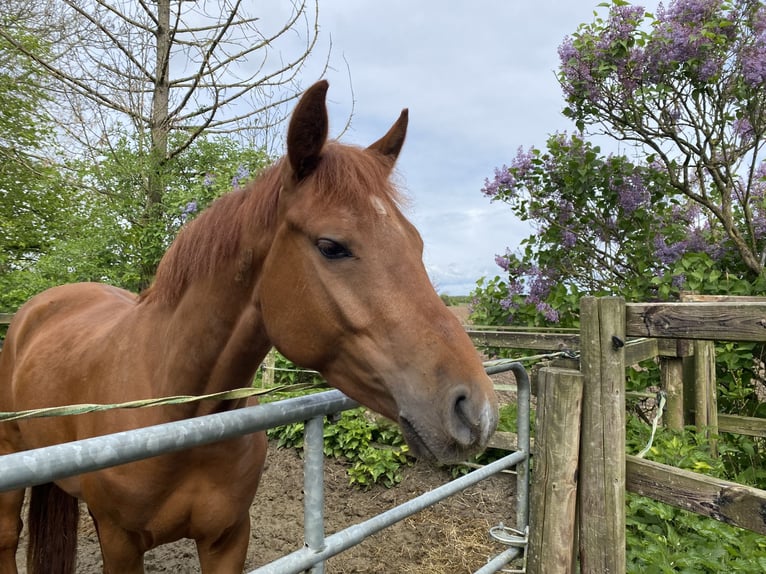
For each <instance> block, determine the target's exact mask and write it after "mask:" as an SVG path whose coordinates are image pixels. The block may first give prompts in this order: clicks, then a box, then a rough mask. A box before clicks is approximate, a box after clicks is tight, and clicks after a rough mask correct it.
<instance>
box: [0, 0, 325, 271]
mask: <svg viewBox="0 0 766 574" xmlns="http://www.w3.org/2000/svg"><path fill="white" fill-rule="evenodd" d="M8 3H9V5H10V6H13V7H18V8H23V7H25V8H26V13H27V15H28V16H27V18H26V20H25V26H26V27H27V29H28V30H32V31H33V33H35V34H37V35H39V36H40V37H44V38H45V39H46V41H47V43H48V46H49V49H48V51H47V52H44V53H43V52H39V51H36V50H30V49H29V47H28V46H27V45H26V44H25V43H24V42H22V41H19V40H18V39H17V38H16V37H14V36H13V35H12V34H11V33H10V32H9V31H8V30H6V29H4V28H0V38H1V39H3V40H4V41H5V42H6V43H7V44H8V45H9V46H11V47H13V48H14V49H15V50H16V51H17V52H18V53H19V54H21V55H23V56H24V57H26V58H28V59H31V60H32V61H34V62H36V63H37V64H38V65H39V66H40V67H42V68H44V69H45V70H46V72H47V81H46V88H47V89H48V92H49V94H51V96H52V103H55V104H56V106H57V108H56V119H57V120H58V125H57V129H58V131H59V133H60V134H61V136H60V137H64V136H65V137H66V142H67V143H66V149H67V151H70V152H71V151H73V152H74V153H72V154H71V156H72V157H87V158H88V160H89V161H91V162H93V163H100V162H101V161H102V160H103V158H104V157H105V156H109V155H110V154H114V155H115V156H120V155H121V154H122V153H123V152H124V150H123V149H122V148H121V146H122V143H123V142H122V141H121V140H122V139H123V138H124V137H126V136H127V137H128V138H130V139H131V140H132V141H133V142H135V149H134V150H133V151H134V152H135V154H136V159H138V160H139V161H137V162H135V163H134V164H133V167H134V168H136V169H139V170H140V171H138V172H136V177H134V178H133V179H132V185H134V186H135V188H136V192H137V193H140V194H141V195H142V201H141V202H138V203H133V204H132V205H131V207H133V208H137V209H138V211H131V212H122V213H121V214H120V215H121V216H122V217H123V218H128V217H129V218H130V219H131V227H132V228H133V229H134V230H135V231H136V233H137V237H138V241H137V243H136V246H137V249H138V251H137V252H136V253H134V254H133V255H134V257H133V259H132V260H133V262H134V264H135V265H137V266H138V274H139V278H140V284H141V285H142V286H145V285H147V284H148V282H149V281H150V280H151V278H152V276H153V273H154V269H155V267H156V265H157V263H158V261H159V259H158V255H159V253H160V251H161V250H160V249H158V248H157V247H158V244H157V242H156V239H157V234H158V231H157V229H158V228H161V227H163V226H164V222H165V221H166V220H167V219H168V218H169V217H172V215H173V214H172V213H169V212H166V211H165V210H166V208H167V207H168V206H169V205H170V204H171V203H172V201H170V200H169V199H168V198H166V197H165V195H166V193H167V192H168V189H170V186H171V181H172V180H173V178H174V173H175V172H176V171H177V169H178V168H176V167H175V166H174V165H173V164H174V163H175V162H176V161H180V159H179V158H180V156H181V155H182V154H183V153H184V152H185V151H186V150H187V148H189V147H190V146H192V145H193V144H194V142H195V141H196V140H197V139H198V138H200V137H203V136H204V135H205V134H221V135H229V136H230V137H238V138H241V140H242V141H243V142H250V141H255V140H256V138H257V137H260V138H261V139H260V141H261V142H262V143H263V142H264V138H268V137H269V134H270V131H271V129H272V128H274V127H275V126H277V125H278V124H279V123H280V122H281V120H282V119H283V115H284V108H283V104H284V103H285V102H287V101H290V100H291V99H292V98H294V97H296V95H297V94H298V93H299V91H300V87H299V85H298V82H297V77H298V74H299V72H300V71H301V70H302V69H303V68H304V65H305V64H306V62H307V61H308V59H309V56H310V54H311V52H312V51H313V49H314V47H315V45H316V42H317V38H318V5H317V3H316V2H313V3H310V2H309V1H308V0H301V1H298V2H294V3H286V4H284V5H282V6H280V7H279V9H274V10H269V11H268V16H269V17H268V18H259V17H258V14H257V13H256V12H254V11H253V10H252V8H251V7H250V6H249V5H248V3H245V2H241V1H235V2H233V3H227V2H217V3H214V5H210V4H199V3H195V2H191V3H190V2H184V1H183V0H157V1H156V2H149V3H145V2H138V3H136V2H129V1H125V0H113V1H99V2H95V3H93V4H92V5H89V6H87V7H86V6H84V5H83V4H82V3H81V2H78V1H76V0H61V1H59V2H49V3H47V4H46V6H45V9H44V10H40V9H39V7H38V6H37V5H36V4H31V2H30V0H8ZM296 38H298V39H300V40H302V41H299V42H296V41H295V40H296ZM254 147H257V148H260V147H263V146H262V145H256V146H254ZM119 159H120V158H119V157H115V158H114V160H115V161H118V160H119ZM123 183H125V181H123ZM97 191H99V192H105V191H109V190H106V189H103V188H102V189H99V190H97ZM139 228H141V229H139Z"/></svg>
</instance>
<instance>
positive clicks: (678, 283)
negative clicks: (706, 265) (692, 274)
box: [670, 273, 686, 289]
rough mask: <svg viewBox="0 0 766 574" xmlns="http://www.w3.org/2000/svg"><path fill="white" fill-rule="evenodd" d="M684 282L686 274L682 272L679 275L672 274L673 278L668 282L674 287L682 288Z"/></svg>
mask: <svg viewBox="0 0 766 574" xmlns="http://www.w3.org/2000/svg"><path fill="white" fill-rule="evenodd" d="M685 283H686V275H684V274H683V273H681V274H680V275H674V276H673V278H672V279H671V280H670V284H671V285H672V286H673V287H675V288H676V289H682V288H683V286H684V284H685Z"/></svg>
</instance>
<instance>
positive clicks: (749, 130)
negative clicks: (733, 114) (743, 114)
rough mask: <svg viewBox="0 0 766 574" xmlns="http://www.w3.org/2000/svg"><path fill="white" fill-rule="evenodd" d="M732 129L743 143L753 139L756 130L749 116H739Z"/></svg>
mask: <svg viewBox="0 0 766 574" xmlns="http://www.w3.org/2000/svg"><path fill="white" fill-rule="evenodd" d="M731 127H732V130H733V131H734V134H735V135H736V136H738V137H739V138H740V140H742V143H747V142H750V141H752V139H753V136H754V135H755V130H754V129H753V125H752V124H751V123H750V120H749V119H747V118H737V119H736V120H734V122H733V123H732V126H731Z"/></svg>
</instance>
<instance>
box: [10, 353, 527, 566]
mask: <svg viewBox="0 0 766 574" xmlns="http://www.w3.org/2000/svg"><path fill="white" fill-rule="evenodd" d="M506 370H512V371H513V372H514V375H515V376H516V379H517V385H518V389H519V394H518V402H519V412H518V426H519V450H518V451H517V452H514V453H513V454H510V455H508V456H506V457H504V458H502V459H500V460H497V461H495V462H493V463H491V464H489V465H487V466H485V467H483V468H480V469H479V470H475V471H473V472H471V473H470V474H468V475H465V476H463V477H461V478H458V479H456V480H453V481H451V482H449V483H447V484H444V485H442V486H440V487H438V488H436V489H434V490H431V491H429V492H427V493H425V494H422V495H420V496H418V497H416V498H414V499H412V500H410V501H408V502H405V503H404V504H401V505H399V506H397V507H395V508H392V509H390V510H388V511H385V512H383V513H381V514H379V515H377V516H374V517H372V518H370V519H369V520H366V521H364V522H362V523H359V524H356V525H353V526H351V527H349V528H346V529H345V530H342V531H340V532H337V533H335V534H333V535H331V536H329V537H327V538H325V537H324V532H323V530H324V527H323V524H322V523H323V509H322V506H323V502H324V495H323V480H322V470H323V455H322V449H323V444H322V443H323V432H322V428H323V417H324V416H325V415H329V414H334V413H337V412H340V411H343V410H348V409H352V408H355V407H357V406H359V404H358V403H356V402H355V401H353V400H351V399H349V398H348V397H346V396H345V395H344V394H343V393H341V392H340V391H337V390H331V391H326V392H322V393H317V394H313V395H307V396H303V397H297V398H292V399H285V400H281V401H276V402H273V403H267V404H263V405H257V406H253V407H246V408H242V409H237V410H234V411H229V412H225V413H217V414H213V415H207V416H202V417H196V418H193V419H186V420H182V421H176V422H170V423H165V424H160V425H154V426H151V427H144V428H139V429H134V430H128V431H123V432H118V433H113V434H109V435H103V436H98V437H93V438H89V439H84V440H79V441H74V442H70V443H64V444H58V445H53V446H48V447H43V448H39V449H34V450H28V451H23V452H17V453H13V454H8V455H5V456H2V457H0V460H1V461H2V463H1V464H0V492H2V491H7V490H14V489H18V488H24V487H27V486H33V485H36V484H44V483H48V482H51V481H54V480H59V479H62V478H66V477H69V476H74V475H77V474H82V473H86V472H92V471H95V470H100V469H103V468H108V467H111V466H117V465H120V464H125V463H129V462H134V461H137V460H142V459H145V458H150V457H153V456H157V455H161V454H167V453H171V452H177V451H181V450H184V449H188V448H192V447H195V446H201V445H204V444H210V443H214V442H218V441H221V440H226V439H230V438H234V437H237V436H241V435H244V434H248V433H252V432H257V431H262V430H266V429H268V428H272V427H276V426H281V425H286V424H291V423H295V422H303V421H305V422H306V423H307V424H306V435H305V438H304V440H305V444H304V447H305V449H306V463H307V464H306V466H305V469H304V473H305V475H306V476H305V490H306V497H305V502H306V518H305V522H306V525H305V537H306V543H307V545H306V547H304V548H303V549H301V550H298V551H296V552H294V553H292V554H289V555H287V556H284V557H283V558H281V559H278V560H277V561H275V562H272V563H270V564H267V565H265V566H262V567H261V568H259V569H257V570H253V571H252V572H251V573H250V574H263V573H266V572H270V573H274V572H279V573H288V572H295V573H298V572H302V571H304V570H306V569H308V568H312V566H313V569H312V572H314V573H315V574H320V573H322V572H324V560H326V559H327V558H330V557H331V556H334V555H336V554H338V553H340V552H342V551H344V550H346V549H348V548H350V547H352V546H354V545H356V544H359V543H360V542H362V541H363V540H364V539H365V538H366V537H368V536H370V535H371V534H374V533H376V532H378V531H380V530H382V529H383V528H386V527H388V526H390V525H392V524H394V523H396V522H398V521H400V520H402V519H404V518H406V517H408V516H410V515H412V514H414V513H416V512H419V511H421V510H423V509H424V508H426V507H428V506H430V505H433V504H435V503H437V502H439V501H440V500H443V499H444V498H447V497H449V496H452V495H454V494H456V493H458V492H460V491H462V490H464V489H465V488H468V487H469V486H472V485H474V484H476V483H477V482H479V481H481V480H483V479H485V478H487V477H489V476H491V475H493V474H496V473H498V472H500V471H501V470H504V469H506V468H509V467H512V466H518V469H517V477H518V485H517V490H518V492H517V494H518V497H519V500H518V503H517V504H518V506H517V513H518V515H517V526H518V527H520V528H522V529H524V528H526V521H527V510H526V506H527V499H528V492H527V489H528V465H529V463H528V457H529V379H528V377H527V374H526V372H525V371H524V369H523V367H522V366H521V365H520V364H519V363H513V364H503V365H497V366H492V367H488V368H487V372H488V373H496V372H501V371H506ZM520 552H521V549H520V548H510V549H509V550H507V551H506V552H503V553H502V554H501V555H499V556H497V557H496V558H495V559H493V560H492V561H490V562H489V563H488V564H487V565H486V566H485V567H484V568H482V569H481V570H480V572H482V573H484V572H494V571H496V570H497V569H499V568H501V567H502V565H504V564H506V563H507V562H508V561H509V560H510V559H512V558H514V557H515V556H517V555H518V554H519V553H520Z"/></svg>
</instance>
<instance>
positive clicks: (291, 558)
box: [249, 451, 527, 574]
mask: <svg viewBox="0 0 766 574" xmlns="http://www.w3.org/2000/svg"><path fill="white" fill-rule="evenodd" d="M526 457H527V452H524V451H517V452H514V453H512V454H509V455H507V456H505V457H503V458H501V459H499V460H496V461H495V462H492V463H490V464H488V465H487V466H484V467H482V468H480V469H478V470H474V471H473V472H471V473H470V474H466V475H465V476H461V477H460V478H457V479H455V480H453V481H451V482H448V483H447V484H444V485H442V486H440V487H437V488H435V489H433V490H431V491H429V492H426V493H424V494H421V495H420V496H418V497H416V498H413V499H412V500H409V501H408V502H405V503H404V504H400V505H399V506H396V507H394V508H392V509H390V510H387V511H385V512H383V513H381V514H378V515H376V516H373V517H372V518H370V519H368V520H366V521H364V522H360V523H359V524H355V525H353V526H349V527H348V528H346V529H344V530H341V531H339V532H336V533H335V534H332V535H330V536H328V537H327V538H325V547H324V549H323V550H322V551H320V552H314V551H312V550H310V549H308V548H302V549H300V550H297V551H296V552H293V553H292V554H288V555H287V556H284V557H282V558H280V559H278V560H276V561H274V562H271V563H270V564H266V565H265V566H261V567H260V568H258V569H256V570H252V571H251V572H249V574H274V573H276V572H279V573H280V574H298V573H300V572H303V571H304V570H307V569H309V568H311V566H312V565H313V564H317V563H318V562H320V561H323V560H326V559H328V558H331V557H332V556H335V555H336V554H338V553H340V552H342V551H344V550H347V549H348V548H351V547H352V546H355V545H356V544H359V543H360V542H361V541H362V540H364V539H365V538H367V537H368V536H370V535H372V534H375V533H376V532H378V531H380V530H382V529H383V528H385V527H387V526H391V525H392V524H394V523H396V522H399V521H400V520H403V519H404V518H407V517H408V516H411V515H412V514H415V513H416V512H419V511H421V510H423V509H424V508H427V507H428V506H431V505H433V504H435V503H437V502H439V501H441V500H443V499H445V498H447V497H448V496H452V495H453V494H456V493H458V492H460V491H461V490H464V489H465V488H468V487H469V486H472V485H474V484H476V483H477V482H480V481H481V480H483V479H485V478H487V477H489V476H491V475H493V474H496V473H498V472H500V471H501V470H505V469H506V468H509V467H512V466H514V465H516V464H518V463H519V462H521V461H522V460H524V459H526Z"/></svg>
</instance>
